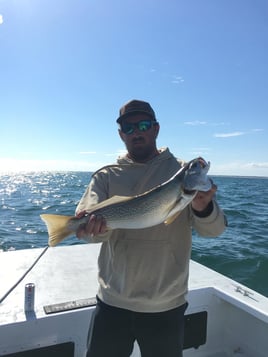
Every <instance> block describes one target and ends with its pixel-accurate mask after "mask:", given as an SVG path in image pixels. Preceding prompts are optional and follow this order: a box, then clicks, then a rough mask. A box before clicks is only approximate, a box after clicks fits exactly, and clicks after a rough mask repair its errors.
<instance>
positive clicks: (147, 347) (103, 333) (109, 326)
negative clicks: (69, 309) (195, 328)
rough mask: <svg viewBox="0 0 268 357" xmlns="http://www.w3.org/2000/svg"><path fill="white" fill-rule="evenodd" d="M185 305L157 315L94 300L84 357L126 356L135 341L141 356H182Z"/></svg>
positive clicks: (128, 354) (127, 356)
mask: <svg viewBox="0 0 268 357" xmlns="http://www.w3.org/2000/svg"><path fill="white" fill-rule="evenodd" d="M186 307H187V304H184V305H182V306H180V307H178V308H176V309H173V310H169V311H165V312H159V313H140V312H133V311H130V310H125V309H119V308H116V307H112V306H109V305H106V304H104V303H103V302H101V301H98V303H97V306H96V310H95V313H94V316H93V320H92V323H91V326H90V330H89V346H88V351H87V357H108V356H109V357H129V356H130V355H131V352H132V350H133V345H134V341H135V340H137V343H138V345H139V348H140V350H141V355H142V357H182V349H183V336H184V312H185V310H186Z"/></svg>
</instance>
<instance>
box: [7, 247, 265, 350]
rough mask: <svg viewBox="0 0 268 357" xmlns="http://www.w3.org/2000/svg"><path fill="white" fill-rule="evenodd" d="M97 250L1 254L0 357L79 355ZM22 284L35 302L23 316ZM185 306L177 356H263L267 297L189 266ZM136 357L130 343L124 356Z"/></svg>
mask: <svg viewBox="0 0 268 357" xmlns="http://www.w3.org/2000/svg"><path fill="white" fill-rule="evenodd" d="M99 248H100V245H99V244H77V245H69V246H63V245H60V246H57V247H55V248H51V247H50V248H45V249H43V248H35V249H25V250H16V251H8V252H1V253H0V282H1V284H0V299H1V300H0V301H1V302H0V356H9V357H45V356H46V357H47V356H50V357H54V356H57V357H58V356H64V357H84V356H85V354H86V345H87V334H88V326H89V323H90V319H91V317H92V313H93V311H94V309H95V296H96V291H97V288H98V282H97V257H98V253H99ZM27 283H34V284H35V304H34V309H33V311H26V312H25V310H24V296H25V284H27ZM1 297H2V298H1ZM187 300H188V302H189V306H188V308H187V310H186V314H185V338H184V354H183V355H184V357H212V356H213V357H227V356H237V357H242V356H243V357H267V355H268V298H267V297H265V296H263V295H261V294H259V293H257V292H256V291H254V290H251V289H249V288H248V287H246V286H244V285H242V284H239V283H237V282H236V281H234V280H232V279H230V278H228V277H226V276H224V275H221V274H219V273H217V272H215V271H213V270H211V269H209V268H207V267H205V266H203V265H201V264H199V263H197V262H194V261H192V260H191V262H190V276H189V292H188V295H187ZM140 356H141V355H140V352H139V348H138V345H137V344H135V346H134V350H133V353H132V355H131V357H140ZM163 357H164V356H163Z"/></svg>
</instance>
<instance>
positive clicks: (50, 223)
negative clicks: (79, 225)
mask: <svg viewBox="0 0 268 357" xmlns="http://www.w3.org/2000/svg"><path fill="white" fill-rule="evenodd" d="M40 217H41V218H42V220H43V221H44V222H45V224H46V226H47V230H48V236H49V238H48V245H49V246H50V247H54V246H55V245H57V244H58V243H60V242H61V241H62V240H63V239H65V238H67V237H68V236H70V235H71V234H73V233H74V231H73V230H71V229H70V228H69V224H68V223H69V221H70V219H71V218H72V217H71V216H61V215H56V214H41V215H40Z"/></svg>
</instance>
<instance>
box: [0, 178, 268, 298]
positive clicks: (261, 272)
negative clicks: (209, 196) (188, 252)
mask: <svg viewBox="0 0 268 357" xmlns="http://www.w3.org/2000/svg"><path fill="white" fill-rule="evenodd" d="M212 178H213V180H214V182H215V183H216V184H217V186H218V191H217V200H218V202H219V203H220V205H221V207H222V208H223V209H224V211H225V213H226V216H227V218H228V223H229V226H228V228H227V229H226V231H225V232H224V233H223V234H222V235H221V236H220V237H218V238H216V239H214V238H200V237H198V236H197V235H196V234H195V232H193V249H192V259H193V260H195V261H197V262H200V263H202V264H204V265H206V266H208V267H210V268H212V269H214V270H216V271H218V272H220V273H222V274H224V275H227V276H229V277H231V278H232V279H234V280H237V281H238V282H240V283H242V284H244V285H246V286H248V287H250V288H252V289H255V290H256V291H258V292H260V293H262V294H263V295H265V296H267V297H268V178H260V177H230V176H216V177H212ZM89 180H90V173H85V172H65V173H51V172H39V173H23V174H22V173H18V174H12V175H11V174H9V175H7V174H6V175H5V174H1V175H0V251H8V250H15V249H17V250H18V249H25V248H27V249H28V248H36V247H45V246H46V245H47V231H46V227H45V224H44V223H43V221H42V220H41V219H40V217H39V216H40V214H42V213H58V214H67V215H69V214H70V215H72V214H73V213H74V210H75V207H76V205H77V203H78V201H79V199H80V198H81V196H82V194H83V192H84V190H85V188H86V186H87V184H88V182H89ZM61 244H65V245H72V244H81V243H79V241H78V240H77V239H76V238H74V237H73V238H69V239H68V240H65V241H64V242H63V243H61ZM0 259H1V253H0Z"/></svg>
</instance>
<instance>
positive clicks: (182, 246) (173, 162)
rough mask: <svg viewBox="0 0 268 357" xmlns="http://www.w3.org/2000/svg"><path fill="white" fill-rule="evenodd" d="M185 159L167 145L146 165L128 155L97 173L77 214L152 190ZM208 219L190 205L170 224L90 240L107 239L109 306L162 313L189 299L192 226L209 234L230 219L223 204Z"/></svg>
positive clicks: (104, 290)
mask: <svg viewBox="0 0 268 357" xmlns="http://www.w3.org/2000/svg"><path fill="white" fill-rule="evenodd" d="M182 164H183V162H182V161H181V160H177V159H176V158H175V157H174V156H173V155H172V154H171V153H170V152H169V150H168V149H162V151H161V153H160V155H158V156H156V157H155V158H153V159H152V160H151V161H149V162H146V163H144V164H140V163H134V162H133V161H131V160H130V159H129V158H128V157H127V156H125V157H122V158H119V159H118V161H117V164H116V165H110V166H107V167H105V168H102V169H100V170H99V171H97V172H96V173H95V174H94V175H93V176H92V179H91V181H90V183H89V186H88V188H87V190H86V192H85V193H84V195H83V197H82V199H81V201H80V203H79V204H78V206H77V209H76V212H80V211H82V210H87V209H89V208H90V207H91V206H92V205H94V204H96V203H98V202H101V201H103V200H105V199H107V198H109V197H112V196H114V195H120V196H134V195H137V194H141V193H143V192H146V191H148V190H149V189H152V188H153V187H155V186H157V185H159V184H161V183H163V182H165V181H166V180H168V179H169V178H170V177H171V176H172V175H174V174H175V173H176V172H177V171H178V169H179V168H180V167H181V165H182ZM213 206H214V207H213V211H212V213H211V214H210V215H209V216H208V217H205V218H199V217H197V216H195V215H194V213H193V211H192V209H191V207H190V205H189V206H187V207H186V208H185V209H184V210H183V211H182V213H181V214H180V215H179V217H178V218H177V219H176V220H175V221H174V222H173V223H171V224H170V225H167V226H166V225H164V224H159V225H157V226H154V227H150V228H144V229H137V230H125V229H116V230H113V231H109V232H107V233H105V234H103V235H99V236H97V237H94V238H89V239H88V241H89V242H90V243H98V242H102V247H101V250H100V255H99V260H98V264H99V284H100V287H99V292H98V296H99V298H100V299H101V300H102V301H103V302H105V303H106V304H109V305H112V306H116V307H120V308H123V309H128V310H132V311H139V312H161V311H166V310H170V309H173V308H175V307H178V306H180V305H182V304H183V303H184V302H185V294H186V293H187V284H188V274H189V260H190V255H191V245H192V228H194V229H195V230H196V232H197V233H198V234H199V235H201V236H205V237H215V236H218V235H220V234H221V233H222V232H223V230H224V228H225V219H224V214H223V212H222V210H221V209H220V208H219V206H218V204H217V203H216V202H215V201H214V202H213Z"/></svg>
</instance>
